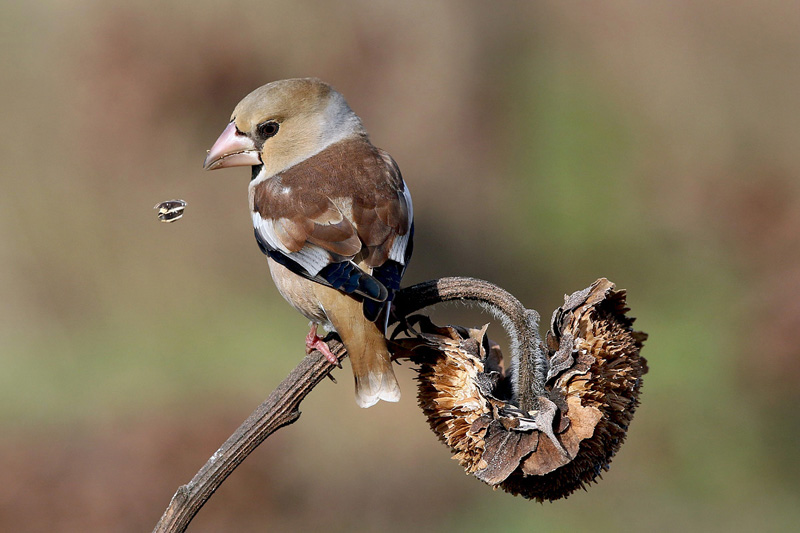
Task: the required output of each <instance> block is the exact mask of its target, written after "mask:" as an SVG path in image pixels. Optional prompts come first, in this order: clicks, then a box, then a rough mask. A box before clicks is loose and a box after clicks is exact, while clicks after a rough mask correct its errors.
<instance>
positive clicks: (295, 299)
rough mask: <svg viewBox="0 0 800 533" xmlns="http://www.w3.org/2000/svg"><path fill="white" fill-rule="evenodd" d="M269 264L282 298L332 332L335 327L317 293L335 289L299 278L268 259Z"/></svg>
mask: <svg viewBox="0 0 800 533" xmlns="http://www.w3.org/2000/svg"><path fill="white" fill-rule="evenodd" d="M267 263H268V264H269V271H270V274H272V281H274V282H275V286H276V287H277V288H278V292H279V293H281V296H283V298H284V299H285V300H286V301H287V302H289V304H290V305H291V306H292V307H294V308H295V309H297V310H298V311H300V313H302V314H303V316H305V317H306V318H308V319H309V320H311V321H312V322H315V323H317V324H320V325H321V326H323V327H324V328H325V329H327V330H329V331H330V330H332V329H333V327H332V326H331V323H330V320H329V319H328V316H327V315H326V314H325V309H324V306H323V303H322V301H321V300H320V297H319V295H318V294H317V292H318V291H319V289H328V290H333V289H330V288H328V287H324V286H322V285H320V284H319V283H314V282H313V281H310V280H307V279H305V278H303V277H302V276H298V275H297V274H295V273H294V272H292V271H291V270H289V269H288V268H286V267H285V266H283V265H281V264H280V263H277V262H275V261H273V260H272V259H271V258H267Z"/></svg>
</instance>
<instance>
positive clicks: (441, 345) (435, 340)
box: [398, 279, 647, 501]
mask: <svg viewBox="0 0 800 533" xmlns="http://www.w3.org/2000/svg"><path fill="white" fill-rule="evenodd" d="M627 311H628V308H627V307H626V306H625V291H624V290H616V289H615V288H614V285H613V284H612V283H611V282H609V281H608V280H606V279H600V280H598V281H596V282H595V283H593V284H592V285H591V286H590V287H589V288H587V289H585V290H583V291H579V292H576V293H573V294H572V295H571V296H568V297H566V298H565V303H564V305H563V306H561V307H560V308H558V309H557V310H556V311H555V312H554V313H553V319H552V322H551V329H550V331H549V332H548V333H547V336H546V340H545V343H544V348H545V351H546V353H547V360H548V368H547V369H546V370H547V371H546V373H544V372H541V369H540V370H539V372H538V374H539V375H546V381H545V383H544V387H543V389H544V390H545V393H544V394H539V395H538V396H537V397H536V398H534V399H533V400H532V401H533V403H534V404H535V405H536V408H535V409H534V410H530V411H527V412H525V411H523V410H521V409H520V408H519V407H518V406H519V405H520V401H519V398H516V397H515V393H514V387H513V386H512V382H513V380H515V379H518V378H519V377H518V376H512V375H511V373H510V372H509V371H508V370H506V369H504V366H513V365H504V362H503V356H502V353H501V351H500V348H499V347H498V346H497V345H496V344H495V343H493V342H491V341H490V340H489V339H488V338H487V337H486V329H487V328H486V326H484V327H483V328H482V329H480V330H478V329H467V328H461V327H454V326H448V327H437V326H435V325H434V324H433V323H432V322H430V320H428V319H427V318H425V317H421V316H416V317H415V319H414V320H413V322H414V324H415V326H414V335H413V337H412V338H410V339H404V340H402V341H399V346H400V348H401V351H400V352H398V353H404V354H406V356H409V357H410V358H411V359H412V360H413V361H415V362H417V363H419V375H418V378H417V379H418V381H419V392H418V400H419V404H420V406H421V407H422V410H423V412H424V413H425V415H426V417H427V419H428V422H429V424H430V426H431V429H432V430H433V431H434V433H436V435H438V437H439V439H440V440H442V442H444V443H445V444H446V445H447V446H449V447H450V448H451V449H452V450H453V452H454V456H453V458H454V459H456V460H457V461H458V462H459V463H460V464H461V465H462V466H463V467H464V469H465V470H466V471H467V472H468V473H470V474H472V475H474V476H475V477H477V478H478V479H480V480H481V481H484V482H485V483H487V484H489V485H491V486H493V487H500V488H502V489H503V490H506V491H508V492H511V493H512V494H518V495H521V496H524V497H526V498H531V499H535V500H538V501H543V500H555V499H558V498H563V497H566V496H568V495H569V494H571V493H572V492H574V491H575V490H576V489H579V488H584V487H585V486H586V485H587V484H589V483H591V482H593V481H595V479H596V478H597V477H598V475H599V474H600V473H601V472H602V471H603V470H607V469H608V467H609V463H610V461H611V458H612V457H613V456H614V454H615V453H616V451H617V450H618V449H619V447H620V446H621V445H622V442H623V441H624V439H625V434H626V432H627V430H628V426H629V424H630V421H631V419H632V417H633V413H634V411H635V409H636V407H637V405H638V404H639V391H640V387H641V383H642V381H641V378H642V375H643V374H644V373H645V372H647V365H646V361H645V360H644V358H642V357H641V356H640V355H639V351H640V349H641V347H642V343H643V341H644V340H645V339H646V337H647V336H646V335H645V334H644V333H641V332H637V331H634V330H633V328H632V324H633V319H631V318H628V317H627V316H626V313H627ZM541 389H542V387H540V388H539V390H541Z"/></svg>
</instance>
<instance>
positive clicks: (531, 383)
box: [153, 277, 547, 533]
mask: <svg viewBox="0 0 800 533" xmlns="http://www.w3.org/2000/svg"><path fill="white" fill-rule="evenodd" d="M449 301H473V302H477V303H478V304H480V305H481V306H483V307H484V308H485V309H487V310H488V311H489V312H491V313H492V314H493V315H494V316H495V317H497V318H499V319H500V321H501V322H502V323H503V326H504V327H505V329H506V331H507V332H508V334H509V337H511V350H512V368H513V369H514V370H515V372H516V376H517V378H516V380H515V382H516V390H517V393H518V396H519V406H520V407H521V408H522V409H524V410H526V411H530V410H532V409H534V408H536V406H537V400H536V397H537V396H540V395H542V394H543V393H544V381H545V377H546V375H547V362H546V359H545V357H544V354H543V351H542V346H541V342H540V340H539V332H538V322H539V315H538V314H537V313H536V311H532V310H529V309H525V307H524V306H523V305H522V304H521V303H520V302H519V300H517V299H516V298H514V296H512V295H511V294H510V293H508V292H507V291H505V290H503V289H501V288H500V287H498V286H496V285H493V284H491V283H488V282H486V281H482V280H478V279H473V278H461V277H453V278H441V279H438V280H434V281H428V282H425V283H420V284H418V285H414V286H412V287H408V288H405V289H402V290H400V291H399V292H398V293H397V295H396V299H395V315H396V316H401V317H403V316H407V315H408V314H410V313H413V312H415V311H419V310H420V309H422V308H424V307H428V306H431V305H434V304H437V303H442V302H449ZM327 342H328V346H329V347H330V348H331V351H333V353H334V354H336V356H337V357H338V358H339V361H342V360H343V359H344V358H345V357H346V356H347V353H346V352H345V350H344V346H343V345H342V344H341V343H340V342H339V341H338V340H335V339H330V340H328V341H327ZM334 368H336V367H335V366H334V365H331V364H330V363H328V362H327V360H326V359H325V357H324V356H323V355H322V354H320V353H319V352H317V351H315V352H313V353H311V355H309V356H308V357H306V358H305V359H303V360H302V361H301V362H300V364H299V365H297V367H296V368H295V369H294V370H293V371H292V372H291V373H290V374H289V376H287V377H286V379H284V380H283V381H282V382H281V384H280V385H278V388H276V389H275V390H274V391H273V392H272V393H271V394H270V395H269V397H268V398H267V399H266V400H265V401H264V403H262V404H261V405H260V406H259V407H258V408H257V409H256V410H255V411H254V412H253V413H252V414H251V415H250V416H249V417H248V418H247V420H245V421H244V422H243V423H242V425H241V426H239V428H238V429H237V430H236V432H235V433H234V434H233V435H231V437H230V438H229V439H228V440H227V441H225V443H224V444H223V445H222V446H221V447H220V448H219V449H218V450H217V451H216V452H215V453H214V455H212V456H211V458H210V459H209V460H208V462H206V464H205V465H204V466H203V468H201V469H200V471H199V472H197V474H196V475H195V476H194V478H192V480H191V481H190V482H189V483H187V484H186V485H183V486H181V487H180V488H178V490H177V492H175V495H174V496H173V497H172V500H171V501H170V503H169V506H168V507H167V509H166V511H164V514H163V515H162V517H161V520H159V522H158V525H156V527H155V529H154V530H153V531H154V532H158V533H167V532H169V533H174V532H182V531H185V530H186V528H187V527H188V525H189V522H191V520H192V519H193V518H194V516H195V515H196V514H197V512H198V511H199V510H200V508H201V507H202V506H203V505H204V504H205V503H206V501H208V499H209V498H210V497H211V495H212V494H214V492H215V491H216V490H217V488H219V486H220V485H221V484H222V482H223V481H225V479H226V478H227V477H228V476H229V475H230V474H231V473H232V472H233V471H234V470H235V469H236V467H237V466H239V464H241V462H242V461H244V460H245V458H246V457H247V456H248V455H250V453H251V452H252V451H253V450H255V449H256V448H257V447H258V445H259V444H261V443H262V442H263V441H264V440H265V439H266V438H267V437H269V436H270V435H271V434H272V433H273V432H275V431H276V430H278V429H280V428H281V427H283V426H286V425H289V424H292V423H293V422H295V421H296V420H297V419H298V418H299V417H300V410H299V406H300V402H302V401H303V399H304V398H305V397H306V395H308V394H309V393H310V392H311V390H312V389H313V388H314V387H316V386H317V385H318V384H319V383H320V382H321V381H322V380H323V379H325V377H326V376H328V375H329V374H330V373H331V371H332V370H333V369H334Z"/></svg>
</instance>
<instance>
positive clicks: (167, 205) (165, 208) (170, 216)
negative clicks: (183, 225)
mask: <svg viewBox="0 0 800 533" xmlns="http://www.w3.org/2000/svg"><path fill="white" fill-rule="evenodd" d="M153 209H158V214H157V216H158V220H160V221H161V222H165V223H170V222H175V221H176V220H178V219H179V218H181V217H182V216H183V211H184V209H186V202H184V201H183V200H167V201H166V202H161V203H160V204H156V205H155V206H153Z"/></svg>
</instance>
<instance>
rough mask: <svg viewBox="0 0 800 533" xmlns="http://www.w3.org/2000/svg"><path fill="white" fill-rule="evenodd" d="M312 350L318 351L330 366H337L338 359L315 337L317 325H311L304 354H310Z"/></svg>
mask: <svg viewBox="0 0 800 533" xmlns="http://www.w3.org/2000/svg"><path fill="white" fill-rule="evenodd" d="M314 350H319V351H320V352H321V353H322V355H324V356H325V359H327V360H328V362H329V363H330V364H332V365H338V364H339V359H338V358H337V357H336V356H335V355H333V352H332V351H331V349H330V348H328V345H327V344H326V343H325V342H324V341H323V340H322V339H320V338H319V337H317V325H316V324H313V323H312V324H311V331H309V332H308V335H306V353H311V352H313V351H314Z"/></svg>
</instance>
